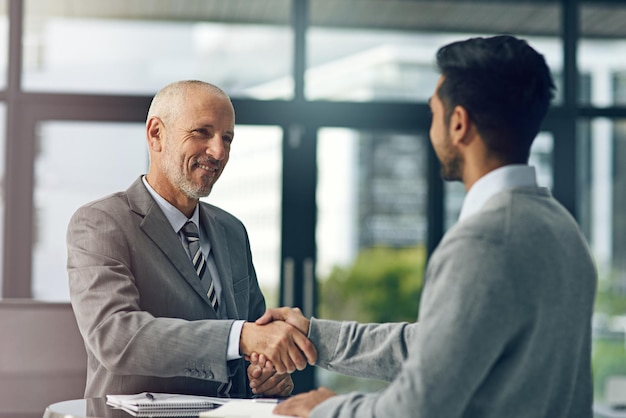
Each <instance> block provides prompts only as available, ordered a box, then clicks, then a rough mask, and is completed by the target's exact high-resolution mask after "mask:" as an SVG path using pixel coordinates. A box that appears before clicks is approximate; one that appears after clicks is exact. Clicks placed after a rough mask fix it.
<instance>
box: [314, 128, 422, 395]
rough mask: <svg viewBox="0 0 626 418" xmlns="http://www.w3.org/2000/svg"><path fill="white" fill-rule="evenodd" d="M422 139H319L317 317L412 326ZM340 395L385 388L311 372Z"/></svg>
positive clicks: (328, 132)
mask: <svg viewBox="0 0 626 418" xmlns="http://www.w3.org/2000/svg"><path fill="white" fill-rule="evenodd" d="M428 146H430V144H429V143H428V140H427V134H426V133H425V132H424V133H420V134H415V133H401V132H378V131H357V130H351V129H340V128H324V129H321V130H319V133H318V149H317V161H318V188H317V196H316V199H317V207H318V221H317V231H316V239H317V266H316V272H317V275H318V283H319V289H320V297H319V301H320V304H319V306H318V313H319V316H320V317H322V318H327V319H341V320H357V321H361V322H389V321H415V320H416V318H417V312H418V307H419V300H420V295H421V288H422V279H423V271H424V263H425V260H426V227H427V219H426V217H427V214H426V210H427V205H426V198H427V192H428V185H427V179H426V155H427V147H428ZM316 373H317V377H318V383H319V384H321V385H324V386H328V387H330V388H332V389H334V390H336V391H339V392H341V393H343V392H345V391H349V390H360V389H363V390H371V389H378V388H381V387H382V386H384V384H383V383H381V382H377V381H369V380H366V379H354V378H350V377H346V376H341V375H338V374H334V373H331V372H328V371H324V370H316Z"/></svg>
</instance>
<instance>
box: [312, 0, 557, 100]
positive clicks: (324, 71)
mask: <svg viewBox="0 0 626 418" xmlns="http://www.w3.org/2000/svg"><path fill="white" fill-rule="evenodd" d="M559 11H560V9H559V6H558V4H556V3H547V4H539V3H532V4H528V3H527V2H526V3H522V4H517V3H511V2H506V3H501V4H499V3H497V2H487V3H485V2H482V3H481V2H471V3H463V2H427V1H411V2H399V1H396V2H390V1H385V0H372V1H368V2H366V3H363V2H361V1H356V0H346V1H341V2H337V1H329V0H311V13H310V14H311V28H310V29H309V31H308V32H307V42H308V43H307V52H308V56H307V72H306V77H305V81H306V83H305V90H306V91H305V95H306V97H307V98H308V99H311V100H341V101H355V102H364V101H406V102H415V101H427V100H428V97H430V95H431V94H432V90H433V87H434V86H435V84H436V80H437V78H438V74H437V71H436V69H435V67H434V58H435V52H436V51H437V49H438V48H439V47H441V46H443V45H445V44H447V43H449V42H453V41H457V40H461V39H465V38H468V37H470V36H480V35H485V36H489V35H494V34H498V33H513V34H516V35H519V36H521V37H523V38H525V39H527V40H528V41H529V42H530V43H531V45H533V46H534V47H535V48H537V49H538V50H539V51H540V52H542V53H543V54H544V55H545V56H546V59H547V60H548V64H549V65H550V67H551V68H552V70H553V71H554V72H555V73H558V72H560V71H561V67H562V50H561V42H560V41H559V39H558V38H557V36H558V34H559V30H560V29H559V22H560V19H559ZM468 16H471V17H472V19H468ZM555 78H556V79H557V81H559V78H558V77H555ZM559 90H560V89H559Z"/></svg>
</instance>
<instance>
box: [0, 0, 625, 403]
mask: <svg viewBox="0 0 626 418" xmlns="http://www.w3.org/2000/svg"><path fill="white" fill-rule="evenodd" d="M625 21H626V2H624V1H583V0H579V1H576V0H571V1H570V0H561V1H548V0H542V1H539V0H525V1H517V0H506V1H505V0H499V1H498V0H483V1H467V0H445V1H421V0H185V1H180V0H108V1H101V0H0V179H1V181H0V187H1V188H2V189H1V190H2V195H1V199H0V212H2V217H0V231H1V232H2V234H1V235H0V236H1V237H2V239H1V240H0V246H1V247H2V251H0V256H1V260H0V265H1V267H2V268H1V272H2V274H1V276H0V283H1V287H0V297H1V298H2V300H3V302H6V303H8V302H10V301H11V300H16V299H18V300H30V301H34V302H46V303H54V304H66V303H67V302H68V301H69V296H68V290H67V274H66V271H65V263H66V246H65V230H66V226H67V222H68V220H69V218H70V216H71V214H72V213H73V212H74V211H75V210H76V208H77V207H78V206H80V205H81V204H83V203H85V202H87V201H90V200H93V199H96V198H98V197H101V196H103V195H105V194H108V193H112V192H115V191H118V190H123V189H126V188H127V187H128V185H130V184H131V183H132V182H133V181H134V180H135V179H136V178H137V177H138V176H139V175H140V174H142V173H145V172H146V170H147V164H148V157H147V151H146V148H145V136H144V121H145V115H146V111H147V108H148V106H149V102H150V99H151V97H152V96H153V95H154V93H155V92H156V91H157V90H158V89H159V88H161V87H163V86H164V85H165V84H167V83H170V82H172V81H175V80H180V79H192V78H193V79H202V80H206V81H210V82H212V83H215V84H217V85H219V86H221V87H222V88H224V89H225V90H226V91H227V92H228V93H229V94H230V95H231V96H232V99H233V103H234V106H235V109H236V113H237V126H236V135H235V141H234V143H233V146H232V151H231V159H230V162H229V164H228V167H227V169H226V171H225V172H224V174H223V176H222V178H221V179H220V180H219V182H218V183H217V185H216V187H215V188H214V191H213V193H212V195H211V196H209V197H208V198H207V199H206V200H207V201H209V202H211V203H214V204H216V205H218V206H221V207H223V208H225V209H227V210H229V211H231V212H232V213H233V214H235V215H236V216H238V217H239V218H240V219H242V221H243V222H244V223H245V224H246V226H247V227H248V232H249V234H250V239H251V243H252V251H253V256H254V261H255V265H256V268H257V273H258V277H259V280H260V283H261V286H262V288H263V290H264V292H265V295H266V297H267V300H268V304H269V305H270V306H278V305H291V306H300V307H301V308H302V309H303V310H304V311H305V313H306V314H307V315H317V316H321V317H324V318H335V319H353V320H360V321H413V320H415V318H416V316H417V310H418V306H419V297H420V294H421V287H422V279H423V270H424V265H425V263H426V261H427V259H428V256H429V254H430V253H431V252H432V251H433V249H434V248H435V246H436V245H437V243H438V241H439V239H440V238H441V236H442V235H443V234H444V233H445V231H446V229H447V228H449V227H450V226H451V225H453V224H454V222H455V221H456V217H457V215H458V212H459V209H460V205H461V202H462V199H463V196H464V190H463V188H462V187H461V185H460V184H444V183H443V182H442V181H441V179H440V177H439V168H438V162H437V161H436V158H435V156H434V153H433V152H432V150H431V147H430V143H429V139H428V129H429V126H430V114H429V110H428V106H427V100H428V98H429V96H430V95H431V94H432V92H433V89H434V86H435V83H436V80H437V78H438V74H437V72H436V70H435V68H434V60H433V58H434V54H435V52H436V50H437V49H438V48H439V47H440V46H442V45H444V44H446V43H448V42H451V41H454V40H459V39H463V38H467V37H469V36H482V35H494V34H500V33H510V34H514V35H518V36H521V37H523V38H525V39H527V40H528V41H529V43H530V44H531V45H532V46H534V47H535V48H536V49H538V50H539V51H540V52H541V53H543V54H544V55H545V57H546V59H547V62H548V64H549V66H550V67H551V69H552V71H553V75H554V78H555V81H556V83H557V86H558V93H557V97H556V99H555V101H554V103H553V106H552V109H551V110H550V113H549V115H548V117H547V119H546V121H545V123H544V126H543V129H542V132H541V133H540V134H539V136H538V138H537V140H536V141H535V144H534V146H533V150H532V156H531V164H533V165H535V166H536V167H537V171H538V174H539V182H540V184H541V185H543V186H546V187H549V188H550V189H551V190H552V191H553V193H554V195H555V196H556V197H557V198H558V199H559V200H560V201H561V202H562V203H563V204H564V205H565V206H566V207H567V208H568V209H569V210H570V211H571V212H572V214H574V216H575V217H576V218H577V220H578V222H579V224H580V226H581V228H582V230H583V231H584V233H585V234H586V236H587V238H588V240H589V243H590V245H591V248H592V250H593V253H594V255H595V257H596V261H597V266H598V270H599V274H600V282H599V287H598V298H597V306H596V315H595V318H594V354H593V355H594V357H593V362H594V379H595V389H596V395H595V396H596V399H597V400H598V401H603V400H605V397H606V393H605V387H606V384H607V381H608V380H610V379H609V377H611V376H620V375H626V351H625V347H626V339H625V335H626V334H625V332H626V184H625V183H626V172H625V171H624V167H625V166H626V107H625V105H626V60H625V59H624V57H625V56H626V25H624V22H625ZM0 303H1V302H0ZM2 340H3V336H2V335H0V341H2ZM0 344H5V341H3V342H0ZM10 361H11V359H8V358H0V366H2V364H3V363H5V364H8V362H10ZM13 373H18V374H19V371H17V372H16V371H13ZM0 379H2V375H1V369H0ZM296 381H297V385H298V391H304V390H307V389H309V388H311V387H313V386H317V385H320V384H324V385H327V386H330V387H332V388H333V389H335V390H336V391H338V392H341V393H343V392H347V391H349V390H354V389H364V390H376V389H378V388H381V387H384V384H383V383H381V382H376V381H368V380H359V379H348V378H344V377H341V376H338V375H334V374H332V373H327V372H321V371H317V370H315V369H313V368H309V369H308V370H306V371H304V372H300V373H297V375H296Z"/></svg>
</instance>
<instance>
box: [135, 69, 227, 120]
mask: <svg viewBox="0 0 626 418" xmlns="http://www.w3.org/2000/svg"><path fill="white" fill-rule="evenodd" d="M192 89H198V90H205V91H206V92H207V93H211V94H214V95H217V96H222V97H224V98H225V99H227V100H228V101H229V102H230V97H228V94H226V92H224V90H222V89H221V88H219V87H217V86H216V85H214V84H211V83H207V82H205V81H199V80H183V81H175V82H174V83H171V84H168V85H167V86H165V87H163V88H162V89H161V90H159V91H158V92H157V94H156V95H155V96H154V98H153V99H152V103H151V104H150V108H149V109H148V116H147V119H146V120H150V118H152V117H154V116H157V117H159V118H160V119H161V120H163V122H165V123H169V122H171V121H172V120H175V119H177V118H178V116H179V114H180V113H179V112H180V109H181V107H182V106H181V105H182V103H183V101H184V100H185V95H186V94H187V93H188V92H189V91H190V90H192Z"/></svg>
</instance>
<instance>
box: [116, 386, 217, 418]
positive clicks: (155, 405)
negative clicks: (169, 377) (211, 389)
mask: <svg viewBox="0 0 626 418" xmlns="http://www.w3.org/2000/svg"><path fill="white" fill-rule="evenodd" d="M225 402H228V399H224V398H215V397H210V396H195V395H178V394H173V393H149V392H143V393H139V394H136V395H107V405H110V406H112V407H114V408H119V409H123V410H124V411H126V412H128V413H129V414H131V415H133V416H137V417H182V416H196V417H197V416H198V415H199V413H200V412H202V411H208V410H210V409H213V408H217V407H218V406H220V405H222V404H224V403H225Z"/></svg>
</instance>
